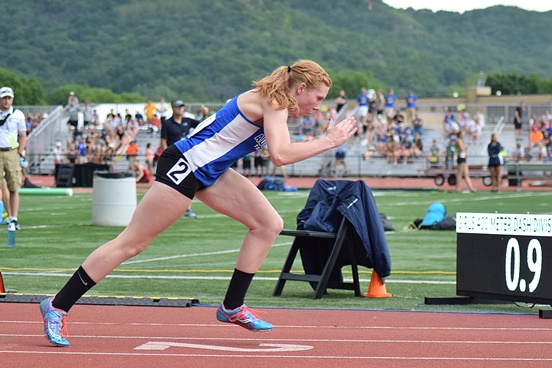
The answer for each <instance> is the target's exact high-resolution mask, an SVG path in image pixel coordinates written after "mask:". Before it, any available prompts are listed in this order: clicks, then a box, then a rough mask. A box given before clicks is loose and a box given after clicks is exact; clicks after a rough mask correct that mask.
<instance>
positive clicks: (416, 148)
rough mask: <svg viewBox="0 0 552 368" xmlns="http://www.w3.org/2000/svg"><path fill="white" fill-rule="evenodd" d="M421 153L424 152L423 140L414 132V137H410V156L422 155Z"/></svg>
mask: <svg viewBox="0 0 552 368" xmlns="http://www.w3.org/2000/svg"><path fill="white" fill-rule="evenodd" d="M423 153H424V142H423V141H422V137H420V134H418V133H414V138H412V149H411V156H412V157H422V155H423Z"/></svg>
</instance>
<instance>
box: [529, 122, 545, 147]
mask: <svg viewBox="0 0 552 368" xmlns="http://www.w3.org/2000/svg"><path fill="white" fill-rule="evenodd" d="M543 139H544V135H543V134H542V131H541V130H540V127H539V123H534V124H533V125H531V128H530V133H529V141H530V142H531V147H532V148H533V147H536V146H537V145H538V144H539V143H540V142H541V141H542V140H543Z"/></svg>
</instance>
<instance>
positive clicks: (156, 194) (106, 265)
mask: <svg viewBox="0 0 552 368" xmlns="http://www.w3.org/2000/svg"><path fill="white" fill-rule="evenodd" d="M190 203H191V199H189V198H188V197H185V196H184V195H182V194H180V193H179V192H177V191H176V190H174V189H172V188H171V187H169V186H167V185H165V184H161V183H158V182H154V183H153V185H152V186H151V188H150V189H149V190H148V192H147V193H146V195H145V196H144V197H143V198H142V200H141V201H140V203H139V204H138V206H137V207H136V210H135V211H134V214H133V215H132V219H131V220H130V223H129V224H128V226H127V227H126V228H125V229H124V230H123V232H121V233H120V234H119V236H117V237H116V238H115V239H113V240H111V241H109V242H107V243H105V244H104V245H102V246H101V247H99V248H98V249H96V250H95V251H94V252H92V253H91V254H90V255H89V256H88V258H87V259H86V260H85V261H84V263H83V264H82V267H83V268H84V270H85V271H86V273H87V274H88V275H89V276H90V278H91V279H92V280H94V282H96V283H98V282H99V281H100V280H102V279H103V278H104V277H105V276H107V275H108V274H110V273H111V271H113V270H114V269H115V268H116V267H117V266H119V265H120V264H121V263H123V262H124V261H126V260H127V259H129V258H132V257H134V256H135V255H137V254H139V253H141V252H143V251H144V250H145V249H146V248H147V246H148V245H149V243H151V241H152V240H153V239H154V238H155V237H156V236H157V235H159V234H160V233H161V232H162V231H163V230H165V229H166V228H167V227H169V226H170V225H171V224H172V223H173V222H175V221H176V220H177V219H178V218H179V217H180V216H181V215H182V214H183V213H184V211H185V210H186V208H188V206H189V205H190Z"/></svg>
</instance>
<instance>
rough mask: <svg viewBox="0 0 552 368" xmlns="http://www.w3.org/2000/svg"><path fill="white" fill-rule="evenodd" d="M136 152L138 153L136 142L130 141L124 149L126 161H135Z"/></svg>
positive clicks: (138, 148)
mask: <svg viewBox="0 0 552 368" xmlns="http://www.w3.org/2000/svg"><path fill="white" fill-rule="evenodd" d="M138 152H140V147H138V145H137V144H136V141H131V142H130V144H129V145H128V146H127V148H126V155H127V156H126V157H127V160H132V159H136V157H138Z"/></svg>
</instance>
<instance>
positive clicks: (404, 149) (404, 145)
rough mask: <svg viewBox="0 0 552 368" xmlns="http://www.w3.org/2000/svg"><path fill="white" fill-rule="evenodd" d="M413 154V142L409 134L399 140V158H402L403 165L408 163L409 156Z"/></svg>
mask: <svg viewBox="0 0 552 368" xmlns="http://www.w3.org/2000/svg"><path fill="white" fill-rule="evenodd" d="M411 154H412V142H411V141H410V137H409V136H405V138H403V139H402V140H400V142H399V151H398V157H397V159H402V162H403V165H406V164H407V163H408V158H409V157H410V156H411Z"/></svg>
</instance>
